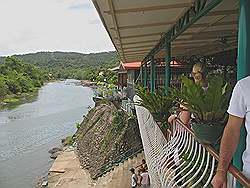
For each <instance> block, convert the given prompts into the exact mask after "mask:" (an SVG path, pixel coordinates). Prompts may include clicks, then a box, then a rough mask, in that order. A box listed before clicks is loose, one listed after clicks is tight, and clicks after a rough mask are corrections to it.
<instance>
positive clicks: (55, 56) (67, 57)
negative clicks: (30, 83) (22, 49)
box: [0, 51, 119, 69]
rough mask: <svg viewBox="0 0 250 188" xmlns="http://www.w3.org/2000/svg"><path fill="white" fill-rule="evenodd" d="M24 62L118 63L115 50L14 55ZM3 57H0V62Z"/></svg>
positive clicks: (83, 65) (66, 64)
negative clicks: (86, 52)
mask: <svg viewBox="0 0 250 188" xmlns="http://www.w3.org/2000/svg"><path fill="white" fill-rule="evenodd" d="M14 56H15V57H17V58H19V59H21V60H22V61H24V62H25V63H29V64H34V65H36V66H39V67H44V68H52V69H57V68H62V67H64V68H86V67H95V66H102V65H104V66H108V67H112V66H115V65H116V64H117V63H119V57H118V55H117V53H116V52H114V51H110V52H100V53H90V54H82V53H78V52H59V51H56V52H37V53H29V54H24V55H14ZM2 62H4V57H0V63H2Z"/></svg>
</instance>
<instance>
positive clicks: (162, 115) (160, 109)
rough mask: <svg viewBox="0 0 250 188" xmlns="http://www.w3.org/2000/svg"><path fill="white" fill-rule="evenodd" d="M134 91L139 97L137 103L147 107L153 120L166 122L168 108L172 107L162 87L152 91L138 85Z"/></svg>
mask: <svg viewBox="0 0 250 188" xmlns="http://www.w3.org/2000/svg"><path fill="white" fill-rule="evenodd" d="M136 93H137V95H138V96H139V97H140V101H139V102H138V105H140V106H143V107H145V108H146V109H148V110H149V111H150V113H151V114H152V115H153V117H154V119H155V121H158V122H166V119H167V118H168V116H169V115H170V113H169V110H170V108H171V107H172V100H171V99H170V98H169V97H168V96H167V93H166V91H165V90H164V89H159V90H157V91H156V92H153V93H152V92H149V91H148V90H147V89H145V88H143V87H141V86H138V87H137V89H136Z"/></svg>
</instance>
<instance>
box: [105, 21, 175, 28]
mask: <svg viewBox="0 0 250 188" xmlns="http://www.w3.org/2000/svg"><path fill="white" fill-rule="evenodd" d="M173 23H174V22H157V23H149V24H137V25H125V26H120V27H118V29H119V30H124V29H138V28H146V27H155V26H167V25H172V24H173ZM110 29H112V30H115V28H114V27H111V28H110Z"/></svg>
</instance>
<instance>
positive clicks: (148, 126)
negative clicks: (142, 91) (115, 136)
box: [134, 96, 250, 188]
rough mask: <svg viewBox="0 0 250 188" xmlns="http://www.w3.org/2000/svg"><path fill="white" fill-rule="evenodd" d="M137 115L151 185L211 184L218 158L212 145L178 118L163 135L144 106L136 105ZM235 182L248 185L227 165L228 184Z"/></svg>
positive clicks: (234, 169) (241, 176)
mask: <svg viewBox="0 0 250 188" xmlns="http://www.w3.org/2000/svg"><path fill="white" fill-rule="evenodd" d="M138 99H139V98H138V97H137V96H135V98H134V100H135V101H137V100H138ZM136 114H137V119H138V122H139V128H140V133H141V138H142V143H143V148H144V154H145V159H146V161H147V163H148V167H149V174H150V178H151V183H152V186H153V187H177V186H180V187H211V180H212V177H213V176H214V174H215V170H216V165H217V161H218V159H219V157H218V154H217V152H216V151H215V150H214V149H213V148H212V147H211V146H208V145H203V144H201V143H199V141H198V139H197V138H196V137H195V135H194V134H193V131H192V130H191V129H189V128H188V127H187V126H185V125H184V124H183V123H182V122H181V121H180V120H176V121H174V123H173V125H172V126H171V131H168V135H167V138H166V137H165V136H164V135H163V133H162V132H161V130H160V128H159V126H158V125H157V123H156V122H155V121H154V120H153V117H152V115H151V114H150V113H149V111H148V110H147V109H145V108H144V107H141V106H136ZM236 181H238V182H239V183H240V184H241V185H243V186H244V187H250V184H249V182H248V180H247V178H246V177H245V176H244V175H243V174H242V173H241V172H240V171H239V170H237V169H236V168H235V167H234V166H232V165H230V167H229V172H228V185H227V187H228V188H230V187H232V188H233V187H235V184H236Z"/></svg>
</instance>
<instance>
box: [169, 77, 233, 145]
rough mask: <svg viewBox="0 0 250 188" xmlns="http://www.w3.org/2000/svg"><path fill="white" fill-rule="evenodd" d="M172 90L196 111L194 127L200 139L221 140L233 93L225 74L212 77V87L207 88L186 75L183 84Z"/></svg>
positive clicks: (214, 141) (193, 113) (210, 141)
mask: <svg viewBox="0 0 250 188" xmlns="http://www.w3.org/2000/svg"><path fill="white" fill-rule="evenodd" d="M170 93H171V97H172V98H173V99H174V100H175V101H176V102H178V103H179V104H181V105H183V106H185V107H186V108H187V109H188V110H189V111H190V113H191V114H192V116H193V118H192V120H191V127H192V129H193V131H194V133H195V135H196V136H197V137H198V138H199V139H200V141H201V142H203V143H205V144H215V143H218V142H219V141H220V138H221V136H222V134H223V130H224V127H225V123H226V118H227V115H226V110H227V108H228V103H229V100H230V95H231V92H230V87H229V85H228V84H227V83H224V81H223V78H221V77H219V76H213V77H210V78H209V79H208V88H207V89H204V88H202V86H201V85H199V84H195V83H194V82H193V81H192V80H190V79H188V78H187V77H182V86H181V88H180V89H177V88H173V89H172V90H171V92H170Z"/></svg>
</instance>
